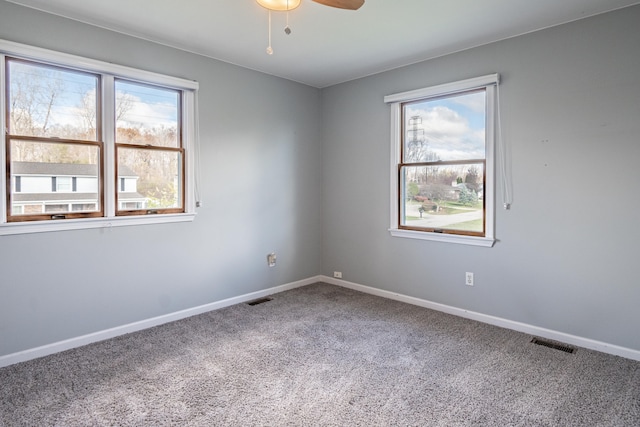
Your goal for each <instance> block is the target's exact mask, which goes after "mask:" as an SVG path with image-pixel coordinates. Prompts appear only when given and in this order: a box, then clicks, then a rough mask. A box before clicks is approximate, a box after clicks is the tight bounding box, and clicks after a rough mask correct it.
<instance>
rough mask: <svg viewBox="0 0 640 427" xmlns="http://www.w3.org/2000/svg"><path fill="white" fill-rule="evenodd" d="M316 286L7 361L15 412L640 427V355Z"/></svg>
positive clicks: (318, 422)
mask: <svg viewBox="0 0 640 427" xmlns="http://www.w3.org/2000/svg"><path fill="white" fill-rule="evenodd" d="M530 340H531V337H530V336H527V335H524V334H520V333H517V332H513V331H509V330H506V329H501V328H497V327H493V326H489V325H485V324H482V323H478V322H474V321H470V320H465V319H461V318H457V317H454V316H450V315H446V314H442V313H438V312H435V311H431V310H427V309H423V308H419V307H415V306H411V305H407V304H403V303H399V302H395V301H390V300H385V299H382V298H378V297H374V296H370V295H366V294H361V293H358V292H354V291H351V290H348V289H343V288H340V287H336V286H332V285H327V284H315V285H311V286H306V287H304V288H299V289H294V290H291V291H287V292H283V293H281V294H276V295H274V296H273V300H272V301H269V302H266V303H263V304H259V305H256V306H249V305H247V304H240V305H236V306H233V307H228V308H225V309H221V310H218V311H215V312H211V313H206V314H203V315H199V316H195V317H191V318H188V319H184V320H181V321H178V322H174V323H171V324H167V325H163V326H159V327H156V328H152V329H148V330H145V331H141V332H138V333H134V334H129V335H125V336H122V337H118V338H115V339H112V340H109V341H104V342H100V343H96V344H92V345H89V346H85V347H82V348H78V349H74V350H70V351H67V352H64V353H59V354H55V355H52V356H48V357H45V358H41V359H37V360H33V361H29V362H25V363H21V364H17V365H13V366H9V367H6V368H3V369H0V398H1V402H0V425H2V426H169V425H171V426H580V427H584V426H640V362H636V361H632V360H627V359H624V358H620V357H615V356H610V355H605V354H601V353H598V352H594V351H589V350H586V349H580V348H579V349H577V351H576V352H575V353H573V354H569V353H565V352H562V351H559V350H555V349H552V348H548V347H544V346H539V345H535V344H532V343H530V342H529V341H530Z"/></svg>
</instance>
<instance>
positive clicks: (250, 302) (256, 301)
mask: <svg viewBox="0 0 640 427" xmlns="http://www.w3.org/2000/svg"><path fill="white" fill-rule="evenodd" d="M272 299H273V298H269V297H267V298H259V299H254V300H253V301H249V302H248V303H247V305H258V304H262V303H263V302H269V301H271V300H272Z"/></svg>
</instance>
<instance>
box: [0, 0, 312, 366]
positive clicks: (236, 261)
mask: <svg viewBox="0 0 640 427" xmlns="http://www.w3.org/2000/svg"><path fill="white" fill-rule="evenodd" d="M0 38H2V39H5V40H11V41H15V42H19V43H26V44H31V45H34V46H39V47H45V48H49V49H54V50H58V51H63V52H67V53H72V54H77V55H83V56H87V57H91V58H96V59H99V60H104V61H111V62H114V63H117V64H122V65H127V66H133V67H139V68H142V69H145V70H150V71H155V72H159V73H164V74H169V75H174V76H178V77H183V78H187V79H193V80H197V81H198V82H199V83H200V89H201V90H200V112H201V139H202V142H201V151H202V153H201V154H202V158H201V165H202V185H201V187H202V197H203V200H204V206H203V207H202V208H200V209H199V210H198V215H197V218H196V220H195V222H193V223H181V224H170V225H149V226H140V227H120V228H113V229H111V230H109V231H105V230H82V231H63V232H55V233H39V234H31V235H13V236H3V237H0V356H1V355H7V354H12V353H14V352H18V351H21V350H25V349H30V348H34V347H37V346H41V345H45V344H49V343H53V342H58V341H61V340H64V339H68V338H73V337H77V336H80V335H84V334H87V333H91V332H96V331H101V330H104V329H107V328H112V327H116V326H121V325H125V324H128V323H131V322H135V321H139V320H143V319H148V318H151V317H154V316H159V315H163V314H167V313H172V312H175V311H178V310H182V309H186V308H190V307H195V306H198V305H202V304H207V303H210V302H214V301H219V300H222V299H225V298H229V297H233V296H238V295H243V294H246V293H249V292H253V291H257V290H261V289H265V288H269V287H273V286H276V285H281V284H284V283H290V282H293V281H296V280H301V279H305V278H308V277H312V276H315V275H317V274H319V272H320V268H321V246H320V245H321V235H320V232H321V228H320V211H321V207H320V201H321V169H320V162H319V159H320V157H321V144H320V142H321V141H320V135H321V132H320V125H321V123H320V120H319V119H318V118H319V117H320V106H321V98H320V96H321V92H320V91H319V90H318V89H314V88H310V87H308V86H304V85H300V84H297V83H293V82H289V81H285V80H282V79H278V78H275V77H271V76H267V75H264V74H260V73H257V72H253V71H250V70H246V69H243V68H239V67H235V66H232V65H229V64H226V63H222V62H219V61H214V60H211V59H207V58H204V57H200V56H197V55H193V54H189V53H185V52H182V51H179V50H175V49H170V48H167V47H163V46H159V45H155V44H152V43H148V42H145V41H142V40H138V39H135V38H130V37H126V36H123V35H120V34H115V33H112V32H108V31H104V30H101V29H98V28H94V27H90V26H87V25H83V24H80V23H77V22H74V21H70V20H66V19H62V18H59V17H55V16H51V15H47V14H43V13H39V12H36V11H34V10H30V9H26V8H22V7H19V6H15V5H13V4H10V3H6V2H4V1H0ZM301 106H302V107H301ZM273 250H275V251H276V252H277V254H278V265H277V266H276V267H275V268H273V269H269V268H268V267H267V262H266V255H267V253H269V252H271V251H273Z"/></svg>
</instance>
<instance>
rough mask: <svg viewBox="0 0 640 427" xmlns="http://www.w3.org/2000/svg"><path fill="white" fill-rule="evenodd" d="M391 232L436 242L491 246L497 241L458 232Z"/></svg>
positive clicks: (393, 230) (404, 236)
mask: <svg viewBox="0 0 640 427" xmlns="http://www.w3.org/2000/svg"><path fill="white" fill-rule="evenodd" d="M389 232H390V233H391V235H392V236H393V237H403V238H407V239H419V240H431V241H434V242H445V243H457V244H461V245H470V246H482V247H485V248H490V247H492V246H493V244H494V243H495V239H493V238H490V237H476V236H460V235H456V234H440V233H429V232H424V231H414V230H402V229H399V228H390V229H389Z"/></svg>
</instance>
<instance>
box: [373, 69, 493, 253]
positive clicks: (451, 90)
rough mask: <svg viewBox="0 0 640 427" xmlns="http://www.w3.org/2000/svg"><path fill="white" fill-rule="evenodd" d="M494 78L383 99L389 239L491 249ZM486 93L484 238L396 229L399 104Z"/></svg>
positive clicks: (400, 114)
mask: <svg viewBox="0 0 640 427" xmlns="http://www.w3.org/2000/svg"><path fill="white" fill-rule="evenodd" d="M499 80H500V77H499V75H498V74H489V75H485V76H481V77H475V78H471V79H466V80H460V81H456V82H451V83H445V84H441V85H436V86H430V87H426V88H422V89H416V90H412V91H407V92H401V93H396V94H392V95H387V96H385V97H384V102H385V103H387V104H390V110H391V116H390V123H391V126H390V128H391V137H390V140H391V144H390V149H391V153H390V159H391V160H390V168H389V169H390V203H389V205H390V226H389V233H390V234H391V235H392V236H393V237H402V238H409V239H420V240H430V241H435V242H446V243H457V244H464V245H472V246H483V247H492V246H493V244H494V243H495V241H496V239H495V229H494V225H495V186H496V183H495V149H496V138H495V137H496V132H495V131H496V129H495V128H496V114H497V110H496V100H497V90H496V89H497V85H498V84H499ZM482 88H485V89H486V102H487V112H486V114H487V120H486V129H485V132H486V145H485V150H486V166H485V167H486V171H485V176H486V183H485V187H484V195H483V197H484V199H485V235H484V237H479V236H468V235H461V234H445V233H437V232H432V231H418V230H411V229H405V228H400V227H399V224H400V216H399V215H400V206H399V202H398V200H399V196H400V176H399V172H398V165H400V164H401V163H402V159H401V158H400V155H401V148H402V137H401V130H402V128H403V126H402V104H403V103H406V102H411V101H418V100H421V99H424V98H431V97H436V96H449V95H454V94H456V93H460V92H467V91H470V90H474V89H482Z"/></svg>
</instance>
